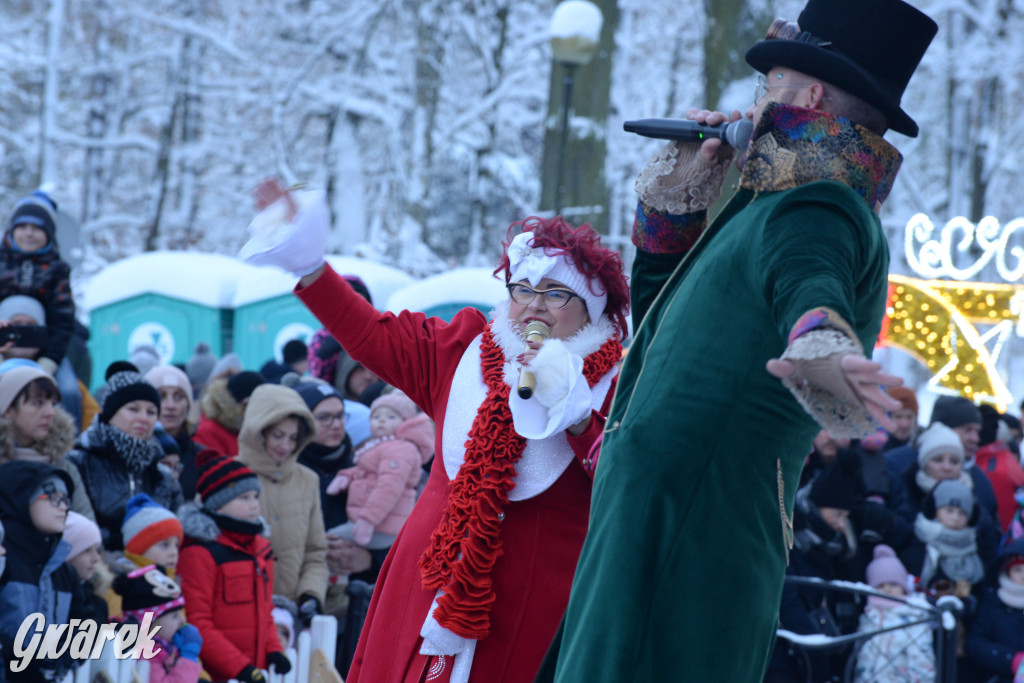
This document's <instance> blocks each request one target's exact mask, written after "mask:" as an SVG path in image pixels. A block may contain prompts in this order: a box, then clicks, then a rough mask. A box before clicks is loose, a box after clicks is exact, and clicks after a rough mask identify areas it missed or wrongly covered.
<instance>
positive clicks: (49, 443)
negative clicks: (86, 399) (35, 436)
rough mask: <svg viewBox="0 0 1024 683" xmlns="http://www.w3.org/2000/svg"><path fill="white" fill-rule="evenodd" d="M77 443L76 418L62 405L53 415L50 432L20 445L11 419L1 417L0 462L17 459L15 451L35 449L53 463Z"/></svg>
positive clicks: (43, 457)
mask: <svg viewBox="0 0 1024 683" xmlns="http://www.w3.org/2000/svg"><path fill="white" fill-rule="evenodd" d="M74 444H75V422H74V419H73V418H72V417H71V415H69V414H68V413H67V411H65V410H64V409H63V408H61V407H60V406H57V412H56V414H54V416H53V424H52V426H51V427H50V433H49V434H47V435H46V436H45V437H44V438H42V439H40V440H39V441H36V442H35V443H32V444H28V445H26V446H23V447H20V448H19V446H18V445H17V444H16V443H15V442H14V430H13V429H12V428H11V421H10V420H9V419H8V418H6V417H0V463H2V462H6V461H8V460H14V459H15V455H14V454H15V452H16V451H17V450H21V451H22V452H23V453H24V451H25V450H32V451H35V452H36V453H37V454H39V455H40V456H42V457H41V458H40V460H44V459H45V461H46V462H48V463H51V464H53V463H54V462H55V461H56V460H57V459H58V458H60V457H63V456H65V455H67V454H68V452H69V451H71V447H72V446H73V445H74Z"/></svg>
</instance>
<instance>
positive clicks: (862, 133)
mask: <svg viewBox="0 0 1024 683" xmlns="http://www.w3.org/2000/svg"><path fill="white" fill-rule="evenodd" d="M902 161H903V156H902V155H901V154H900V153H899V151H898V150H897V149H896V148H895V147H893V146H892V145H890V144H889V143H888V142H886V141H885V140H884V139H883V138H882V136H880V135H878V134H876V133H872V132H871V131H870V130H868V129H867V128H864V127H863V126H861V125H858V124H855V123H853V122H852V121H850V120H849V119H846V118H843V117H842V116H838V115H836V114H830V113H826V112H821V111H815V110H813V109H805V108H804V107H795V106H792V105H787V104H779V103H772V104H769V105H768V106H767V107H766V108H765V110H764V113H763V114H762V115H761V120H760V121H759V122H758V124H757V127H756V128H755V129H754V134H753V136H752V139H751V143H750V147H749V149H748V151H747V157H746V160H745V161H744V163H743V173H742V176H741V178H740V185H741V186H742V187H743V188H745V189H749V190H755V191H759V192H767V191H774V190H788V189H792V188H794V187H800V186H801V185H806V184H807V183H812V182H815V181H818V180H834V181H836V182H840V183H842V184H844V185H847V186H848V187H850V188H851V189H853V191H854V192H856V193H857V194H859V195H860V196H861V197H863V198H864V200H865V201H866V202H867V203H868V205H869V206H870V207H871V208H872V209H874V210H875V211H878V210H879V209H880V208H881V205H882V202H883V201H885V198H886V197H887V196H888V195H889V192H890V190H892V184H893V181H894V180H895V179H896V172H897V171H898V170H899V168H900V164H901V163H902Z"/></svg>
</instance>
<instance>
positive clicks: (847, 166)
mask: <svg viewBox="0 0 1024 683" xmlns="http://www.w3.org/2000/svg"><path fill="white" fill-rule="evenodd" d="M798 24H799V25H796V24H793V23H786V22H780V21H777V22H776V24H775V25H773V27H772V31H770V32H769V38H768V39H766V40H764V41H761V42H759V43H757V44H755V45H754V46H753V47H752V48H751V49H750V50H749V51H748V52H747V55H746V57H747V61H748V62H749V63H750V64H751V65H752V66H753V67H754V68H755V69H757V70H758V71H759V72H761V73H762V74H764V80H762V81H761V82H760V87H759V92H758V99H757V101H756V102H755V104H754V106H752V107H751V108H750V109H748V111H747V113H746V115H747V116H748V117H750V118H751V119H752V120H753V122H754V123H755V126H754V133H753V135H752V137H751V142H750V145H749V148H748V150H747V152H746V158H745V159H744V160H743V163H742V174H741V181H740V186H739V188H738V189H737V190H736V192H735V194H734V195H733V196H732V197H731V198H730V199H729V201H728V203H727V204H726V205H725V207H724V208H723V209H722V211H721V212H720V214H719V215H718V216H716V217H715V218H714V220H712V221H711V222H710V223H709V224H708V225H707V227H706V228H705V216H706V209H707V207H708V206H709V205H710V204H711V202H712V201H713V200H714V199H715V197H717V196H718V193H719V191H720V187H721V184H722V179H723V177H724V174H725V169H726V167H727V164H728V162H729V160H730V153H729V152H728V151H727V150H725V149H724V148H721V147H720V146H719V145H720V143H719V141H718V140H709V141H706V142H704V143H703V145H700V146H698V145H697V144H696V143H670V144H669V145H668V146H666V148H665V149H664V150H663V151H662V152H661V153H659V154H658V155H657V156H656V157H655V158H654V159H653V160H652V161H651V163H650V164H649V165H648V166H647V167H646V168H645V169H644V171H643V172H642V173H641V175H640V177H639V179H638V180H637V189H638V192H639V194H640V200H641V202H640V207H639V209H638V212H637V220H636V225H635V229H634V237H633V240H634V244H635V245H636V246H637V254H636V260H635V264H634V269H633V278H632V282H631V287H632V297H633V300H632V307H633V316H634V321H635V323H636V325H635V330H636V333H635V340H634V343H633V345H632V347H631V348H630V351H629V355H628V357H627V359H626V361H625V364H624V366H623V368H622V372H621V375H620V378H619V383H618V389H617V393H616V395H615V402H614V405H613V406H612V410H611V414H610V416H609V417H608V421H607V424H606V427H605V432H604V442H603V445H602V449H601V455H600V460H599V464H598V467H597V473H596V477H595V481H594V492H593V500H592V507H591V518H590V530H589V532H588V536H587V540H586V543H585V545H584V548H583V553H582V555H581V557H580V560H579V565H578V568H577V571H576V577H575V582H574V585H573V590H572V596H571V598H570V602H569V606H568V609H567V612H566V617H565V622H564V633H563V635H562V637H561V640H560V642H559V641H557V640H556V643H555V647H554V648H553V650H552V656H550V657H549V661H548V662H547V663H546V667H548V668H546V669H545V671H544V672H542V675H541V678H540V680H549V679H548V678H546V677H547V676H550V673H551V672H550V665H551V664H553V663H554V661H555V657H556V656H557V670H556V672H555V673H554V680H555V681H557V683H583V682H586V683H602V682H605V681H607V682H609V683H610V682H612V681H614V682H615V683H627V682H636V683H654V682H662V681H664V682H666V683H678V682H680V681H695V682H700V683H744V682H748V681H749V682H750V683H754V682H757V681H761V680H762V677H763V675H764V669H765V665H766V662H767V658H768V655H769V652H770V650H771V646H772V643H773V640H774V635H775V627H776V624H777V620H778V611H779V602H780V596H781V591H782V583H783V574H784V571H785V567H786V563H787V561H788V554H789V549H790V548H791V547H792V533H793V531H792V524H791V519H792V513H793V504H794V494H795V493H796V489H797V482H798V478H799V474H800V469H801V466H802V464H803V461H804V458H805V457H806V455H807V454H808V453H809V452H810V450H811V442H812V439H813V438H814V435H815V434H816V433H817V432H818V431H819V429H820V428H821V427H825V428H827V429H829V430H830V431H832V432H833V433H834V434H836V435H837V436H862V435H864V434H866V433H868V432H870V431H872V430H873V429H874V427H875V426H876V424H877V423H881V424H883V425H886V424H889V423H888V419H887V417H886V416H885V411H886V410H896V409H898V408H899V402H897V401H894V400H892V399H890V398H889V397H888V396H887V395H886V394H885V392H884V391H883V390H882V389H881V388H880V386H879V385H888V386H892V385H895V384H898V383H899V382H900V380H899V379H898V378H895V377H891V376H888V375H884V374H882V373H881V372H880V371H879V370H880V368H879V366H878V365H877V364H875V363H872V362H871V361H870V360H869V359H868V358H866V357H865V353H868V354H870V352H871V349H872V347H873V345H874V341H875V338H876V337H877V335H878V332H879V328H880V324H881V319H882V316H883V315H884V313H885V302H886V291H887V270H888V265H889V253H888V248H887V245H886V240H885V234H884V232H883V231H882V228H881V224H880V222H879V220H878V216H877V214H876V211H877V210H878V208H879V207H880V205H881V203H882V201H883V200H884V199H885V197H886V195H887V194H888V192H889V190H890V189H891V187H892V182H893V179H894V177H895V174H896V171H897V169H898V167H899V164H900V161H901V156H900V154H899V152H897V151H896V149H895V148H894V147H892V146H891V145H889V144H888V143H887V142H886V141H885V140H884V139H882V134H883V133H884V132H885V131H886V130H887V129H889V128H891V129H893V130H896V131H898V132H900V133H903V134H906V135H910V136H913V135H916V134H917V125H916V124H915V123H914V122H913V120H912V119H911V118H910V117H909V116H908V115H907V114H906V113H905V112H904V111H903V110H902V109H900V98H901V96H902V94H903V91H904V89H905V87H906V85H907V82H908V81H909V79H910V76H911V74H912V73H913V72H914V70H915V69H916V67H917V64H918V62H919V61H920V59H921V57H922V56H923V54H924V51H925V49H926V48H927V46H928V44H929V42H930V41H931V39H932V37H933V36H934V34H935V32H936V28H937V27H936V25H935V23H934V22H933V21H932V20H931V19H929V18H928V17H926V16H925V15H924V14H922V13H921V12H919V11H918V10H916V9H914V8H913V7H911V6H909V5H907V4H905V3H903V2H902V1H901V0H810V1H809V3H808V4H807V6H806V7H805V9H804V10H803V12H802V13H801V15H800V17H799V22H798ZM690 118H691V119H695V120H697V121H701V122H705V123H709V124H712V125H715V124H719V123H722V122H724V121H725V120H726V119H727V117H726V116H725V115H724V114H721V113H718V112H709V111H701V112H697V111H692V112H691V113H690ZM732 118H733V119H738V118H739V112H734V113H733V116H732ZM780 380H781V381H780ZM872 418H874V419H872ZM818 424H820V425H821V427H819V426H818ZM559 649H560V651H557V650H559Z"/></svg>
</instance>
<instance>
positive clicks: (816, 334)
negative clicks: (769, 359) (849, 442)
mask: <svg viewBox="0 0 1024 683" xmlns="http://www.w3.org/2000/svg"><path fill="white" fill-rule="evenodd" d="M849 354H858V355H862V354H863V351H862V350H861V348H860V344H858V343H857V342H855V341H853V340H852V339H850V338H849V337H847V336H846V335H845V334H843V333H842V332H838V331H836V330H826V329H822V330H813V331H811V332H808V333H806V334H803V335H800V336H799V337H797V338H796V339H794V340H793V341H792V342H791V343H790V344H789V346H787V347H786V351H785V352H784V353H783V354H782V356H781V358H782V359H783V360H788V361H789V362H790V363H792V364H793V367H794V368H795V369H796V371H795V372H794V373H793V374H792V375H790V376H789V377H786V378H785V379H783V380H782V383H783V385H785V387H786V388H787V389H789V390H790V392H791V393H792V394H793V396H794V397H795V398H796V400H797V401H798V402H799V403H800V405H802V406H803V407H804V410H806V411H807V412H808V413H809V414H810V416H811V417H813V418H814V419H815V420H816V421H817V423H818V424H819V425H821V426H822V427H823V428H824V429H827V430H828V431H829V432H830V433H831V434H832V435H833V436H837V437H844V436H845V437H849V438H852V439H856V438H860V437H862V436H865V435H867V434H870V433H871V432H873V431H874V430H875V423H874V422H873V421H872V418H871V413H869V412H868V410H867V408H866V407H865V406H864V403H863V402H862V401H861V400H860V397H859V396H857V393H856V391H854V389H853V387H851V386H850V383H849V382H847V381H846V377H844V376H843V369H842V367H841V366H840V362H841V361H842V358H843V356H846V355H849Z"/></svg>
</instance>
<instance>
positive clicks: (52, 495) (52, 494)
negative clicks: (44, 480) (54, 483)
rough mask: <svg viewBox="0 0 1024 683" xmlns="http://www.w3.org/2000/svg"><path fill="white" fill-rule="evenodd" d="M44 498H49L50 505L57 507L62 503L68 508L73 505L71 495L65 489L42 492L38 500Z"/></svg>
mask: <svg viewBox="0 0 1024 683" xmlns="http://www.w3.org/2000/svg"><path fill="white" fill-rule="evenodd" d="M43 498H46V499H47V500H49V501H50V505H52V506H53V507H55V508H59V507H60V506H61V505H63V506H64V507H66V508H70V507H71V497H70V496H69V495H68V494H66V493H64V492H63V491H48V492H47V493H41V494H39V497H38V498H36V500H42V499H43Z"/></svg>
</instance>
